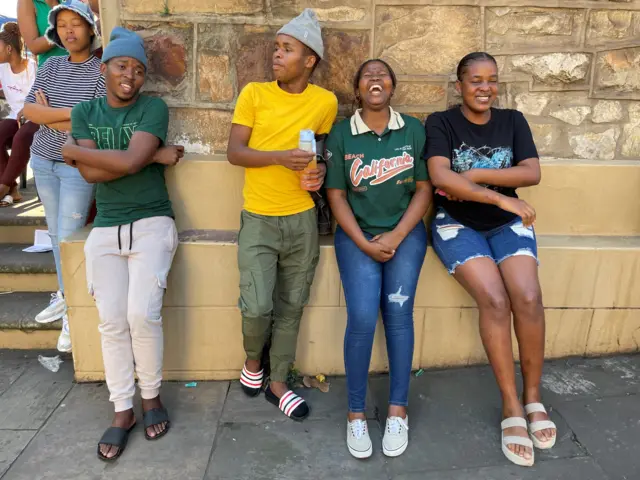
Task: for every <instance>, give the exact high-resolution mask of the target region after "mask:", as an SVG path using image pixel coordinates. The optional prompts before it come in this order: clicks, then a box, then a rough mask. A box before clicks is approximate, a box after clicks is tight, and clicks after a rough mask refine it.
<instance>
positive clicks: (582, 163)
mask: <svg viewBox="0 0 640 480" xmlns="http://www.w3.org/2000/svg"><path fill="white" fill-rule="evenodd" d="M167 185H168V188H169V193H170V195H171V199H172V201H173V206H174V209H175V212H176V222H177V225H178V230H179V231H183V230H207V229H211V230H237V229H238V228H239V227H240V210H241V208H242V188H243V185H244V170H243V169H242V168H239V167H234V166H233V165H230V164H229V163H228V162H227V161H226V157H225V156H224V155H211V156H189V157H188V158H187V159H186V160H185V161H183V162H181V163H180V164H179V165H178V166H177V167H176V168H171V169H168V170H167ZM638 185H640V161H625V160H612V161H588V160H571V159H543V160H542V182H541V184H540V185H538V186H536V187H531V188H524V189H521V190H520V195H521V197H522V198H523V199H525V200H526V201H528V202H530V203H531V204H532V205H533V206H534V208H535V209H536V211H537V213H538V220H537V222H536V229H537V232H538V233H539V234H543V235H546V234H549V235H610V236H620V235H640V215H638V214H637V207H636V202H635V198H636V196H637V188H638Z"/></svg>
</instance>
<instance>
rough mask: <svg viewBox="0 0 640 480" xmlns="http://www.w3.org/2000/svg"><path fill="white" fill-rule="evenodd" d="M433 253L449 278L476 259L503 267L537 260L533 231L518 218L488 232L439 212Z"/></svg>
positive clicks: (444, 212) (434, 222) (432, 228)
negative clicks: (519, 259)
mask: <svg viewBox="0 0 640 480" xmlns="http://www.w3.org/2000/svg"><path fill="white" fill-rule="evenodd" d="M431 232H432V233H431V235H432V237H433V238H432V240H433V249H434V250H435V252H436V254H437V255H438V257H439V258H440V260H441V261H442V263H443V264H444V266H445V267H447V270H449V273H450V274H453V273H455V271H456V268H457V267H459V266H460V265H464V264H465V263H466V262H468V261H469V260H472V259H474V258H480V257H486V258H490V259H492V260H493V261H494V262H495V263H496V265H500V263H502V262H503V261H505V260H506V259H507V258H510V257H515V256H518V255H526V256H529V257H533V258H535V259H536V261H537V260H538V245H537V243H536V233H535V231H534V229H533V227H525V226H524V225H523V224H522V220H521V219H520V218H519V217H518V218H516V219H515V220H513V221H512V222H510V223H507V224H506V225H502V226H500V227H497V228H494V229H493V230H489V231H486V232H482V231H478V230H474V229H472V228H469V227H465V226H464V225H462V224H461V223H460V222H458V221H457V220H456V219H455V218H453V217H452V216H451V215H449V214H448V213H447V211H446V210H445V209H444V208H439V209H438V211H437V212H436V216H435V217H434V219H433V223H432V225H431Z"/></svg>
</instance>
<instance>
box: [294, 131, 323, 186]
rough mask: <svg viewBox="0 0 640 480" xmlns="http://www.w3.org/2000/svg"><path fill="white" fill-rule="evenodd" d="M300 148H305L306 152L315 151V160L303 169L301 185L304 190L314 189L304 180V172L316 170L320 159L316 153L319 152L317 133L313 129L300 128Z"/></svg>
mask: <svg viewBox="0 0 640 480" xmlns="http://www.w3.org/2000/svg"><path fill="white" fill-rule="evenodd" d="M298 148H299V149H300V150H304V151H305V152H313V153H314V155H313V160H311V161H310V162H309V164H308V165H307V166H306V168H305V169H304V170H303V171H302V176H301V178H300V187H301V188H302V189H303V190H312V189H311V188H309V186H308V185H307V183H306V182H305V181H304V174H305V173H307V172H308V171H309V170H315V169H316V168H318V161H317V160H316V156H315V154H316V153H318V152H316V134H315V132H314V131H313V130H300V140H299V142H298ZM313 190H317V189H313Z"/></svg>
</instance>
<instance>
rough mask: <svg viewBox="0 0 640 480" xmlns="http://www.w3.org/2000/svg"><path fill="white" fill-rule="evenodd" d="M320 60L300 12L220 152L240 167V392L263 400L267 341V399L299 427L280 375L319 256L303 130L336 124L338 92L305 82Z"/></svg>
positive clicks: (295, 402) (298, 411)
mask: <svg viewBox="0 0 640 480" xmlns="http://www.w3.org/2000/svg"><path fill="white" fill-rule="evenodd" d="M323 55H324V46H323V44H322V36H321V32H320V24H319V22H318V19H317V17H316V15H315V13H314V12H313V10H310V9H306V10H305V11H304V12H302V14H301V15H300V16H298V17H296V18H294V19H293V20H291V22H289V23H288V24H287V25H285V26H284V27H282V28H281V29H280V30H279V31H278V34H277V36H276V39H275V43H274V51H273V74H274V77H275V81H273V82H268V83H250V84H248V85H247V86H246V87H245V88H244V89H243V90H242V92H241V93H240V96H239V98H238V102H237V104H236V109H235V113H234V116H233V125H232V127H231V134H230V137H229V145H228V148H227V152H228V153H227V157H228V159H229V162H230V163H231V164H233V165H237V166H240V167H244V168H245V185H244V192H243V193H244V209H243V211H242V216H241V226H240V233H239V236H238V267H239V270H240V299H239V301H238V305H239V307H240V310H241V312H242V333H243V337H244V349H245V352H246V355H247V361H246V362H245V365H244V368H243V370H242V374H241V377H240V383H241V385H242V389H243V390H244V392H245V393H246V394H247V395H249V396H252V397H253V396H257V395H259V394H260V392H261V390H262V383H263V380H264V369H263V365H262V364H261V359H262V353H263V350H264V348H265V346H266V344H267V343H268V340H269V338H270V337H271V347H270V351H269V359H270V365H271V375H270V383H269V385H268V386H267V387H266V389H265V397H266V399H267V400H268V401H269V402H270V403H273V404H274V405H276V406H278V408H280V410H281V411H282V412H283V413H284V414H285V415H287V416H288V417H290V418H292V419H294V420H298V421H300V420H304V419H305V418H306V417H307V416H308V415H309V407H308V405H307V403H306V402H305V401H304V400H303V399H302V398H301V397H299V396H298V395H296V394H295V393H294V392H292V391H290V390H289V389H288V387H287V376H288V374H289V369H290V366H291V364H292V363H293V361H294V360H295V354H296V344H297V341H298V330H299V327H300V320H301V318H302V311H303V309H304V307H305V305H306V304H307V302H308V300H309V290H310V288H311V283H312V281H313V276H314V274H315V270H316V266H317V264H318V259H319V257H320V249H319V245H318V229H317V216H316V211H315V205H314V202H313V199H312V198H311V196H310V194H309V192H308V191H307V190H304V189H303V188H302V187H301V181H304V183H305V186H306V188H307V189H309V190H311V191H313V190H317V189H319V188H320V187H321V186H322V183H323V182H324V177H325V173H326V166H325V165H323V164H319V165H318V167H317V168H316V169H313V170H307V171H305V172H303V170H305V168H306V167H307V166H308V165H309V162H310V161H311V160H312V159H313V153H311V154H310V153H309V152H307V151H304V150H300V149H298V142H299V137H300V131H301V130H313V132H314V133H315V134H316V136H318V135H323V134H327V133H329V131H330V130H331V126H332V125H333V122H334V120H335V118H336V114H337V111H338V100H337V99H336V96H335V95H334V94H333V93H331V92H329V91H327V90H325V89H323V88H320V87H318V86H316V85H312V84H310V83H309V79H310V77H311V75H312V74H313V71H314V70H315V69H316V67H317V66H318V62H319V61H320V60H322V58H323ZM276 285H277V288H276Z"/></svg>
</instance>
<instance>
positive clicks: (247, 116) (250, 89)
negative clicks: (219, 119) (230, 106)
mask: <svg viewBox="0 0 640 480" xmlns="http://www.w3.org/2000/svg"><path fill="white" fill-rule="evenodd" d="M254 90H255V89H254V85H253V83H249V84H248V85H247V86H245V87H244V88H243V89H242V91H241V92H240V95H239V96H238V101H237V102H236V108H235V110H234V112H233V120H232V123H235V124H238V125H244V126H245V127H249V128H253V125H254V123H255V117H256V109H255V102H254Z"/></svg>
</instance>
